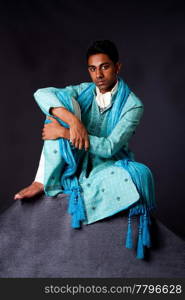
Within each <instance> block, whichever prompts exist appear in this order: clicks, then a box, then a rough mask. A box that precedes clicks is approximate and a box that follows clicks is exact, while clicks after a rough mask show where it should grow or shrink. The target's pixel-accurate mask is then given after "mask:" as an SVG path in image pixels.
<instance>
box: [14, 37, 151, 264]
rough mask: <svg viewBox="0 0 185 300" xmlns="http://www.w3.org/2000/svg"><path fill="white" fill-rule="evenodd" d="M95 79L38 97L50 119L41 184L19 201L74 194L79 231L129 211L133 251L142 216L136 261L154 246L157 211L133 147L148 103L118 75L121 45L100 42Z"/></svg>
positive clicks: (92, 62)
mask: <svg viewBox="0 0 185 300" xmlns="http://www.w3.org/2000/svg"><path fill="white" fill-rule="evenodd" d="M87 65H88V71H89V74H90V77H91V79H92V82H90V83H89V82H86V83H81V84H79V85H75V86H67V87H66V88H53V87H50V88H44V89H39V90H38V91H36V93H35V94H34V97H35V99H36V101H37V103H38V105H39V106H40V108H41V109H42V111H43V112H44V113H45V114H46V116H47V120H46V122H45V125H44V128H43V133H42V138H43V140H44V147H43V151H42V154H41V159H40V164H39V169H38V172H37V175H36V178H35V181H34V182H33V183H32V184H31V185H30V186H29V187H27V188H25V189H23V190H21V191H20V192H19V193H17V194H16V195H15V197H14V199H23V198H30V197H33V196H35V195H37V194H39V193H41V192H43V191H44V192H45V194H46V195H48V196H56V195H57V194H60V193H66V194H69V195H70V201H69V212H70V213H71V216H72V227H74V228H78V227H79V226H80V222H83V223H84V224H91V223H93V222H96V221H98V220H100V219H103V218H106V217H108V216H111V215H113V214H116V213H117V212H119V211H122V210H125V209H128V208H129V219H128V221H129V223H128V233H127V242H126V247H128V248H131V247H132V242H131V227H130V226H131V224H130V223H131V216H132V215H136V214H138V215H140V217H141V218H140V227H139V238H138V252H137V257H138V258H143V246H144V245H145V246H148V247H149V246H150V238H149V232H148V225H149V224H150V218H149V212H150V210H152V209H154V208H155V197H154V185H153V177H152V173H151V172H150V170H149V168H148V167H147V166H145V165H143V164H141V163H138V162H136V161H135V160H134V154H133V152H131V150H130V149H129V147H128V143H129V140H130V138H131V137H132V135H133V134H134V133H135V130H136V126H137V125H138V124H139V122H140V119H141V116H142V114H143V104H142V102H141V101H140V100H139V99H138V98H137V97H136V95H135V94H134V93H133V92H132V91H131V90H130V89H129V87H128V86H127V84H126V83H125V82H124V81H123V80H122V79H121V78H120V77H118V73H119V71H120V68H121V64H120V62H119V55H118V51H117V49H116V46H115V45H114V44H113V43H112V42H110V41H108V40H105V41H97V42H94V43H93V44H92V46H91V47H89V49H88V51H87Z"/></svg>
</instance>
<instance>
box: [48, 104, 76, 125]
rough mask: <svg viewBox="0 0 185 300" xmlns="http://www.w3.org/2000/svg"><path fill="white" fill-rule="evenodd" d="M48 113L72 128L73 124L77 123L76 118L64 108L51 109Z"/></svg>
mask: <svg viewBox="0 0 185 300" xmlns="http://www.w3.org/2000/svg"><path fill="white" fill-rule="evenodd" d="M50 111H51V114H52V115H53V116H54V117H57V118H59V119H61V120H62V121H64V122H65V123H67V124H68V125H69V126H72V125H74V124H75V122H77V121H79V120H78V118H77V117H76V116H75V115H74V114H73V113H71V112H70V111H68V110H67V109H66V108H64V107H54V108H51V110H50Z"/></svg>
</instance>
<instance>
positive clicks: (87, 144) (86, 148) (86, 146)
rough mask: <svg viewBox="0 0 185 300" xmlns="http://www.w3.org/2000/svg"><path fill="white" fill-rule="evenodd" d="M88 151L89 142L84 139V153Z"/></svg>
mask: <svg viewBox="0 0 185 300" xmlns="http://www.w3.org/2000/svg"><path fill="white" fill-rule="evenodd" d="M88 150H89V140H88V139H85V151H88Z"/></svg>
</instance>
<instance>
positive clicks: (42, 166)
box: [14, 98, 81, 200]
mask: <svg viewBox="0 0 185 300" xmlns="http://www.w3.org/2000/svg"><path fill="white" fill-rule="evenodd" d="M72 103H73V107H74V112H75V115H76V116H77V117H78V118H79V119H80V120H81V110H80V106H79V104H78V102H77V101H76V100H75V99H73V98H72ZM51 142H52V143H51ZM51 146H52V147H51ZM53 146H54V148H53ZM55 146H56V147H55ZM51 148H53V150H51ZM57 152H59V151H58V141H57V140H56V141H49V140H48V141H47V140H46V141H45V142H44V147H43V150H42V153H41V158H40V162H39V168H38V171H37V174H36V177H35V180H34V181H33V182H32V184H31V185H29V186H28V187H26V188H24V189H22V190H21V191H19V192H18V193H17V194H15V196H14V200H19V199H23V198H31V197H34V196H36V195H38V194H41V193H43V192H44V191H45V193H46V194H48V195H49V196H54V195H55V193H58V192H59V186H58V187H57V182H58V185H59V176H55V174H56V173H58V174H59V172H56V171H57V170H56V168H57V167H56V166H57V164H58V163H57V161H56V166H54V165H55V160H56V159H55V160H52V156H53V153H54V155H55V156H56V157H57V156H58V155H56V154H57ZM44 153H45V155H47V159H46V160H45V155H44ZM48 153H51V155H50V157H49V155H48ZM58 159H59V157H58ZM58 167H59V168H60V169H61V170H62V167H63V162H62V160H61V165H60V166H59V164H58ZM52 169H53V170H52ZM44 174H45V176H44ZM57 177H58V178H57ZM50 179H52V180H53V186H55V189H54V190H52V189H53V187H52V186H51V187H50V186H47V184H46V183H47V182H49V181H50ZM56 187H57V189H58V190H57V189H56ZM50 188H52V189H51V190H50V191H49V189H50Z"/></svg>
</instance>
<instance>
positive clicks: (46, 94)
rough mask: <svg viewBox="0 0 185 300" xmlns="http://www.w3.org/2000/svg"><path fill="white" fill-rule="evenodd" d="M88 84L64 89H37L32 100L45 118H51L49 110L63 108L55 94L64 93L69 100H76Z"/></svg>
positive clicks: (84, 83)
mask: <svg viewBox="0 0 185 300" xmlns="http://www.w3.org/2000/svg"><path fill="white" fill-rule="evenodd" d="M88 85H89V83H88V82H83V83H81V84H79V85H69V86H66V87H65V88H56V87H47V88H41V89H38V90H37V91H36V92H35V93H34V98H35V101H36V102H37V104H38V105H39V107H40V108H41V110H42V111H43V113H44V114H46V115H47V116H51V114H50V112H51V108H54V107H64V106H63V105H62V103H61V101H60V100H59V98H58V97H57V93H59V92H62V91H66V92H67V93H68V94H69V96H70V97H71V98H74V99H77V98H78V96H79V94H80V93H81V92H82V91H83V90H84V89H86V88H87V87H88Z"/></svg>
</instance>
